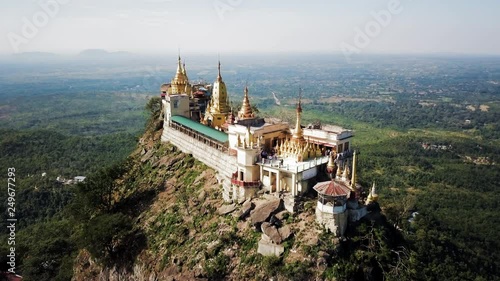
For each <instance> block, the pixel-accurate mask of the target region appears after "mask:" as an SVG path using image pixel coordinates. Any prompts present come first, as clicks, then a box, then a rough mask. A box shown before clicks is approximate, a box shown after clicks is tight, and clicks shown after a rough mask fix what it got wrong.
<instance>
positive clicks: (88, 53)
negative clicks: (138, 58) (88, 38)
mask: <svg viewBox="0 0 500 281" xmlns="http://www.w3.org/2000/svg"><path fill="white" fill-rule="evenodd" d="M132 55H134V54H133V53H129V52H124V51H118V52H109V51H107V50H104V49H87V50H83V51H81V52H80V53H79V54H78V56H82V57H117V56H132Z"/></svg>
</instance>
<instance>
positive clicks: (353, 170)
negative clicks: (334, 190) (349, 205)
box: [351, 150, 356, 191]
mask: <svg viewBox="0 0 500 281" xmlns="http://www.w3.org/2000/svg"><path fill="white" fill-rule="evenodd" d="M351 189H352V190H354V191H355V190H356V150H355V151H354V154H353V156H352V176H351Z"/></svg>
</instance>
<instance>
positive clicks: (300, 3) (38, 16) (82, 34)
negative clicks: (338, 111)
mask: <svg viewBox="0 0 500 281" xmlns="http://www.w3.org/2000/svg"><path fill="white" fill-rule="evenodd" d="M50 1H52V2H53V1H58V2H59V3H60V4H58V5H57V6H58V7H56V8H53V9H52V10H53V11H55V12H50V9H49V12H50V14H49V12H47V11H45V10H44V9H43V8H42V6H44V5H43V3H46V2H50ZM398 3H399V6H398V5H397V4H398ZM388 5H396V6H394V7H397V8H393V9H389V8H388ZM52 7H54V5H53V4H52ZM379 11H383V12H382V14H385V15H388V14H390V19H389V20H388V19H387V17H383V18H384V19H385V21H382V20H380V19H379V20H378V22H377V21H376V19H375V17H374V16H373V13H379ZM499 12H500V1H498V0H481V1H469V0H441V1H435V0H432V1H431V0H413V1H412V0H399V1H398V0H364V1H361V0H349V1H348V0H344V1H340V0H324V1H319V0H308V1H305V0H286V1H285V0H281V1H278V0H2V1H0V34H1V37H0V38H1V39H0V53H13V52H14V51H15V50H17V51H19V52H31V51H46V52H58V53H77V52H79V51H81V50H83V49H89V48H102V49H107V50H110V51H132V52H142V53H146V52H148V53H171V52H177V49H178V48H180V49H181V51H183V52H200V53H202V52H209V53H210V52H219V53H229V52H297V51H299V52H310V51H321V52H338V51H341V50H342V49H344V50H345V49H346V48H347V47H346V46H348V47H349V48H350V49H349V50H350V51H353V50H356V51H357V52H365V53H373V52H389V53H397V52H411V53H415V52H416V53H428V52H453V53H474V54H500V19H499V17H498V14H499ZM30 26H31V27H33V26H34V27H35V29H36V30H35V31H34V30H33V28H29V27H30ZM360 30H361V31H363V33H364V35H360V34H359V33H360V32H361V31H360ZM366 30H368V31H369V33H370V34H366V33H367V32H366ZM363 37H364V39H365V40H364V41H363V40H361V42H359V41H360V38H363ZM356 39H358V42H356ZM366 39H367V40H366ZM353 48H354V49H353Z"/></svg>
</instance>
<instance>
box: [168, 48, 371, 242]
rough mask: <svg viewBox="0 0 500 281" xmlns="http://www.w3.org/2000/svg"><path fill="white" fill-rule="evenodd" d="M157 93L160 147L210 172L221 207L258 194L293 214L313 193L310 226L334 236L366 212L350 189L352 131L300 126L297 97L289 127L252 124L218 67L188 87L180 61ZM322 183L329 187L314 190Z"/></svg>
mask: <svg viewBox="0 0 500 281" xmlns="http://www.w3.org/2000/svg"><path fill="white" fill-rule="evenodd" d="M160 90H161V97H162V107H163V109H162V114H161V118H163V121H164V125H163V126H164V131H163V135H162V141H169V142H171V143H173V144H174V145H176V146H177V147H179V148H180V149H181V150H182V151H183V152H185V153H191V154H193V156H194V157H195V158H197V159H198V160H200V161H202V162H203V163H205V164H206V165H208V166H210V167H212V168H213V169H215V170H216V171H217V172H218V180H219V183H220V184H221V186H222V194H223V198H224V200H225V201H226V202H239V203H242V202H244V201H245V200H248V199H251V198H255V197H257V196H258V194H260V193H262V192H265V193H269V194H272V195H274V196H276V197H277V198H280V199H282V200H283V202H284V207H285V208H286V209H287V210H288V211H289V212H292V213H294V212H298V211H300V209H301V201H302V197H303V195H304V194H305V193H307V192H308V191H310V190H315V191H316V192H317V193H318V202H317V207H316V218H317V221H318V222H319V223H320V224H322V225H324V226H325V227H326V228H327V229H329V230H330V231H332V232H334V233H336V234H337V235H343V233H344V231H345V225H346V223H347V221H348V220H355V219H359V218H360V217H362V216H363V215H364V214H366V207H364V206H362V205H356V204H358V201H359V200H360V199H361V198H360V195H361V194H362V192H361V190H362V188H361V186H359V185H358V184H357V178H356V154H355V153H353V151H352V150H351V149H350V143H351V140H352V137H353V133H352V131H350V130H345V129H342V128H340V127H338V126H332V125H323V126H319V125H316V126H314V125H308V126H302V111H303V108H302V102H301V94H299V98H298V100H297V103H296V108H295V112H296V118H295V122H294V126H293V127H291V126H290V124H289V123H287V122H284V121H282V120H279V119H276V118H261V117H258V116H257V115H256V114H255V113H254V112H253V109H252V106H251V103H250V91H249V89H248V87H247V86H246V87H245V88H244V89H243V95H242V105H241V108H240V109H239V110H238V111H237V112H235V111H234V110H233V108H231V107H230V105H229V96H228V91H227V88H226V84H225V83H224V81H223V80H222V76H221V64H220V62H219V63H218V67H217V77H216V80H215V82H214V83H213V85H191V84H190V83H189V80H188V76H187V74H186V66H185V65H184V64H181V58H180V56H179V58H178V63H177V71H176V73H175V76H174V78H173V79H172V80H171V83H170V84H163V85H162V86H161V87H160ZM351 171H352V173H351ZM327 176H329V177H330V179H331V180H329V181H326V182H320V183H318V180H319V179H324V178H325V177H327ZM370 196H371V197H370ZM370 196H369V200H367V201H368V203H371V202H375V201H376V200H377V198H378V197H377V195H376V193H375V188H372V192H371V193H370Z"/></svg>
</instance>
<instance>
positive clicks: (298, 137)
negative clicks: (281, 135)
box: [292, 88, 304, 143]
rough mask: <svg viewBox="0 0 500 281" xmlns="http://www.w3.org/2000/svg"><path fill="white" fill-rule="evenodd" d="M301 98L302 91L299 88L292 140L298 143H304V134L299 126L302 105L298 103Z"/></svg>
mask: <svg viewBox="0 0 500 281" xmlns="http://www.w3.org/2000/svg"><path fill="white" fill-rule="evenodd" d="M301 98H302V89H300V88H299V102H298V103H297V120H296V121H295V131H294V132H293V136H292V138H293V139H294V140H295V141H298V142H300V143H302V142H304V132H303V131H302V127H301V125H300V123H301V115H302V105H301V101H300V100H301Z"/></svg>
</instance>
